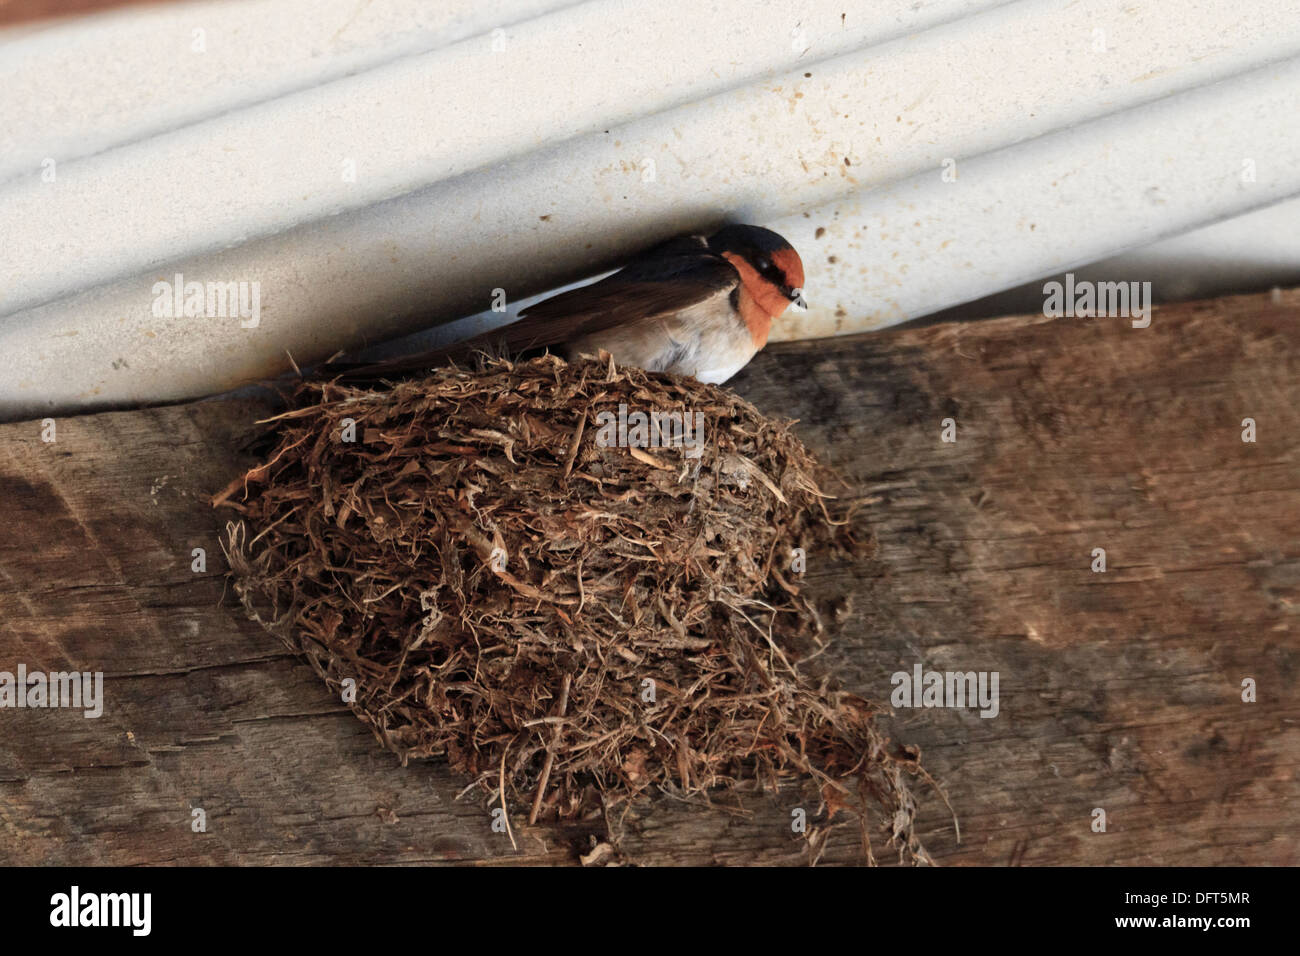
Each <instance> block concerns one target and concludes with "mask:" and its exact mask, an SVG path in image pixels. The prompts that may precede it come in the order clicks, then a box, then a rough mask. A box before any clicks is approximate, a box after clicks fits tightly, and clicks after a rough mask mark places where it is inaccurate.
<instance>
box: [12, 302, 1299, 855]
mask: <svg viewBox="0 0 1300 956" xmlns="http://www.w3.org/2000/svg"><path fill="white" fill-rule="evenodd" d="M1298 319H1300V291H1287V292H1284V293H1275V294H1274V295H1262V296H1244V297H1236V298H1229V299H1222V300H1216V301H1211V302H1204V303H1192V304H1186V305H1177V306H1169V307H1166V308H1162V309H1158V310H1157V311H1156V313H1155V316H1154V318H1153V321H1152V324H1151V327H1150V328H1148V329H1133V328H1131V327H1130V326H1129V325H1128V323H1126V322H1124V321H1122V320H1116V319H1060V320H1053V321H1049V320H1046V319H1043V318H1041V317H1016V318H1008V319H998V320H992V321H985V322H979V323H970V324H943V325H936V326H931V327H925V328H912V329H896V330H892V331H889V332H885V333H879V334H874V335H866V336H855V337H852V338H844V339H838V340H833V341H819V342H808V343H791V344H785V345H781V346H776V347H773V348H770V349H768V350H766V351H765V352H764V353H763V354H762V355H761V356H760V357H759V358H758V359H757V360H756V361H755V362H754V363H753V364H752V365H751V366H750V368H748V369H746V370H745V371H744V372H743V373H742V374H741V375H740V376H739V377H738V378H737V379H736V380H735V383H734V385H735V387H736V388H737V389H738V390H739V391H740V392H741V393H742V394H744V395H745V396H746V397H748V398H750V399H751V400H753V401H754V402H755V403H756V404H757V405H758V406H759V407H760V408H762V409H763V410H765V411H767V412H768V413H769V414H773V415H778V416H787V417H791V418H798V419H800V420H801V422H802V424H801V426H800V432H801V434H802V435H803V436H804V438H805V441H807V442H808V444H809V445H810V446H811V447H813V448H814V449H815V450H817V451H818V452H819V453H820V454H822V456H823V457H824V458H825V459H826V460H827V461H828V462H830V463H831V464H832V465H833V466H834V467H836V468H837V469H838V470H839V471H840V473H841V474H842V475H844V476H845V478H846V479H847V481H848V482H849V484H850V485H851V487H852V488H853V489H854V493H855V494H856V495H857V496H858V497H859V498H860V499H861V500H862V501H863V502H864V503H865V508H866V512H867V517H868V520H869V521H870V522H871V524H872V525H873V527H874V529H875V532H876V535H877V537H878V541H879V552H878V554H877V555H876V556H875V557H874V558H872V559H869V560H868V559H863V560H860V561H859V562H857V563H854V564H837V563H836V562H835V561H833V560H831V559H830V558H828V557H825V556H819V555H810V556H809V570H808V574H807V584H808V586H809V588H810V589H812V590H813V591H815V592H816V593H818V594H821V595H824V596H825V597H826V599H827V600H836V599H839V600H842V601H844V602H847V603H846V605H845V606H846V608H847V610H846V612H845V615H844V617H845V619H844V622H843V633H842V634H841V635H840V637H839V639H838V640H837V643H836V644H835V646H834V647H833V648H832V651H831V652H830V654H831V658H830V659H831V660H832V661H833V663H834V666H835V667H836V669H837V671H838V672H839V673H840V674H841V675H842V677H843V679H844V681H845V682H846V683H847V684H848V685H849V686H850V687H851V688H852V689H853V690H855V691H857V692H858V693H861V694H863V695H864V696H867V697H870V698H874V699H882V698H887V697H888V695H889V694H890V691H891V690H892V686H891V683H890V675H891V674H893V673H895V672H897V671H907V672H910V671H911V670H912V668H913V666H914V665H916V664H917V663H921V664H922V665H923V666H924V668H925V669H927V670H937V671H970V670H976V671H981V670H983V671H997V672H998V674H999V676H1000V712H999V714H998V716H997V717H994V718H991V719H983V718H981V717H979V716H978V715H977V713H976V712H975V711H974V710H969V709H965V710H954V709H916V710H900V711H899V712H898V713H897V715H896V716H895V717H894V718H892V719H891V720H890V721H889V726H890V728H891V733H892V734H893V735H894V737H895V738H896V739H898V740H901V741H905V742H909V743H916V744H919V745H920V746H921V747H922V749H923V751H924V753H925V763H926V766H927V767H928V768H929V769H930V770H931V771H932V772H933V773H934V774H935V775H936V776H938V777H940V778H941V779H942V780H944V782H945V783H946V784H947V787H948V792H949V795H950V797H951V799H952V802H953V805H954V807H955V808H956V810H957V813H958V815H959V817H960V820H961V826H962V837H963V839H962V842H961V843H960V844H959V843H958V842H957V841H956V839H955V834H954V833H953V829H952V824H951V820H950V818H949V816H948V814H947V811H946V810H945V809H944V807H943V806H942V804H941V803H940V802H939V801H937V800H935V799H932V798H930V799H927V800H926V802H925V809H924V812H923V814H922V826H921V832H922V835H923V838H924V839H925V842H926V844H927V846H928V848H929V850H930V852H931V854H932V855H933V856H934V857H935V858H936V860H938V861H939V862H941V863H958V864H960V863H993V864H1004V863H1024V864H1070V863H1072V864H1130V863H1153V864H1235V863H1276V864H1294V863H1295V862H1297V860H1296V849H1295V848H1296V846H1297V844H1298V841H1297V836H1298V835H1300V834H1298V831H1300V819H1298V818H1297V814H1296V813H1295V812H1294V810H1293V809H1291V807H1293V806H1294V805H1295V800H1296V797H1297V795H1298V793H1297V774H1298V772H1300V722H1298V720H1300V700H1298V699H1297V696H1296V695H1295V694H1294V686H1295V683H1296V678H1297V674H1296V669H1297V663H1298V656H1297V644H1296V635H1295V629H1296V624H1297V614H1298V613H1300V611H1298V610H1297V609H1298V608H1300V491H1298V486H1300V469H1297V452H1296V435H1297V434H1300V375H1298V374H1297V373H1298V372H1300V367H1298V366H1300V322H1298V321H1297V320H1298ZM265 410H266V407H265V406H264V405H261V404H260V403H258V402H256V401H250V400H241V401H210V402H201V403H193V404H188V405H180V406H174V407H169V408H158V409H150V410H143V411H131V412H118V413H106V414H99V415H89V416H84V417H75V418H61V419H59V420H58V421H57V429H58V431H57V441H56V442H54V443H52V444H51V443H45V442H42V441H41V438H40V431H41V424H40V423H39V422H22V423H17V424H10V425H3V426H0V447H3V448H4V450H5V452H6V454H5V455H4V456H3V458H2V459H0V520H2V521H3V524H4V527H5V529H6V532H7V533H6V534H5V535H4V537H3V538H0V670H8V671H14V670H16V668H17V666H18V664H19V663H25V664H26V665H27V667H28V668H29V669H32V670H47V671H49V670H65V669H74V668H75V669H77V670H90V671H96V670H102V671H103V672H104V681H105V684H104V686H105V698H106V702H105V708H104V714H103V716H102V717H100V718H98V719H87V718H85V717H83V716H82V715H81V713H80V712H77V711H68V710H30V709H23V710H14V709H3V710H0V861H3V862H6V863H26V864H31V863H56V864H72V863H120V864H139V863H173V862H175V863H325V862H335V863H425V862H444V861H452V862H478V863H519V862H527V863H537V862H561V861H564V862H572V861H574V860H575V856H576V852H577V851H578V850H580V849H583V848H585V846H586V843H585V841H586V839H587V836H588V834H587V832H586V831H584V830H583V829H582V828H580V827H575V828H566V829H563V830H557V829H554V828H547V827H536V828H532V829H527V828H525V827H523V826H522V821H520V820H517V821H516V823H515V828H516V835H517V836H518V834H519V833H520V832H523V833H524V837H523V839H521V840H520V851H519V852H518V853H515V852H514V851H512V849H511V846H510V842H509V840H508V839H507V838H506V837H505V836H504V835H503V834H496V833H493V832H492V830H491V827H490V819H489V817H488V814H487V812H486V810H485V808H484V807H483V805H482V803H481V801H480V800H479V799H478V798H477V797H476V796H475V795H473V794H471V795H469V796H467V797H466V798H464V799H463V800H459V801H458V800H457V799H456V794H457V793H458V792H459V791H460V790H461V789H462V788H463V786H464V784H465V781H464V780H462V779H461V778H459V777H458V776H456V775H455V774H453V773H451V772H450V771H449V770H448V769H447V768H446V767H445V766H443V765H442V764H441V763H439V762H437V761H427V762H422V763H419V764H413V765H411V766H409V767H406V768H401V767H398V766H397V765H396V762H395V759H394V758H393V757H392V756H391V755H390V754H388V753H387V752H385V751H383V750H381V749H380V748H379V746H378V745H377V744H376V742H375V741H374V738H373V737H372V736H371V735H370V733H369V731H367V730H366V729H365V728H364V727H363V726H362V725H361V724H360V723H359V722H357V721H356V720H355V719H354V718H353V717H352V716H351V715H350V714H349V713H348V712H347V711H346V710H345V709H344V708H343V706H342V705H341V704H339V703H337V702H336V701H335V700H333V699H332V698H331V697H330V696H329V695H328V694H327V693H326V691H325V689H324V687H323V686H321V685H320V684H319V683H318V682H317V680H316V678H315V677H314V675H312V674H311V672H310V671H309V670H308V668H307V667H306V666H305V665H303V664H301V663H299V662H297V661H296V660H294V659H293V658H291V657H290V656H288V655H287V654H286V653H285V652H284V651H283V650H282V649H281V647H280V645H279V644H278V642H276V641H275V640H274V639H273V638H271V637H269V636H268V635H266V634H264V633H263V632H262V631H261V630H260V629H259V628H258V627H257V626H255V625H254V624H252V623H250V622H248V621H247V620H245V619H244V618H243V617H242V616H241V614H240V612H239V611H238V609H237V607H236V604H235V601H234V599H233V597H232V596H231V595H230V594H229V593H226V589H225V586H224V581H223V574H224V571H225V567H224V562H223V559H222V556H221V552H220V548H219V546H218V543H217V542H218V533H219V529H220V525H221V516H220V515H219V514H218V513H214V512H213V510H212V509H211V508H210V507H209V506H208V504H207V502H206V496H207V495H208V494H210V493H212V492H213V491H215V490H216V489H219V488H221V487H223V486H224V485H225V484H226V483H227V482H228V481H229V480H230V478H231V477H232V476H233V475H235V474H237V473H238V472H239V470H240V468H241V467H243V466H245V465H246V464H248V463H249V462H250V461H251V459H249V458H248V456H247V455H246V454H244V452H243V451H242V445H243V443H244V442H245V441H246V439H247V438H248V437H249V436H250V435H251V434H252V426H251V423H252V421H253V420H254V419H256V418H257V417H258V416H259V415H261V414H263V413H264V412H265ZM946 417H951V418H953V419H954V420H955V422H956V428H957V441H956V442H955V443H945V442H943V441H941V440H940V429H941V420H942V419H944V418H946ZM1246 417H1250V418H1253V419H1254V420H1255V421H1256V423H1257V428H1258V441H1257V442H1255V443H1244V442H1242V440H1241V431H1242V425H1241V422H1242V419H1243V418H1246ZM194 547H203V548H206V549H207V557H208V563H207V570H206V572H204V573H194V572H193V571H191V570H190V562H191V557H190V554H191V549H192V548H194ZM1094 548H1104V549H1105V550H1106V555H1107V570H1106V572H1105V573H1093V572H1092V571H1091V570H1090V564H1091V563H1092V560H1093V558H1092V552H1093V549H1094ZM1246 677H1253V678H1254V679H1256V680H1257V681H1258V684H1259V702H1258V703H1253V704H1250V703H1243V702H1242V700H1241V681H1242V679H1243V678H1246ZM195 807H201V808H203V809H204V810H205V811H206V814H207V832H206V833H194V832H192V830H191V810H192V808H195ZM1097 807H1101V808H1104V809H1105V810H1106V812H1107V814H1108V829H1107V832H1105V833H1094V832H1092V829H1091V827H1090V824H1091V823H1092V816H1091V814H1092V811H1093V809H1094V808H1097ZM790 808H791V807H790V801H789V800H787V799H784V798H781V797H777V798H767V797H757V798H752V799H749V800H747V809H748V810H749V813H748V815H744V816H735V815H731V814H727V813H725V812H722V811H710V810H702V809H699V808H694V807H683V806H679V805H675V804H671V803H669V802H667V801H661V802H657V803H655V804H654V805H652V806H650V807H648V808H646V809H645V810H643V811H642V812H640V813H639V814H638V815H637V817H636V818H635V819H633V820H631V821H629V831H628V834H627V836H626V839H625V842H624V848H625V850H626V851H627V852H628V854H629V855H630V856H631V857H632V858H633V859H636V860H638V861H640V862H646V863H754V862H761V863H780V862H800V861H802V860H804V859H805V851H804V847H803V844H802V842H801V841H800V840H798V839H796V838H795V837H794V836H793V835H792V834H791V833H790V827H789V819H790V817H789V811H790ZM810 809H811V808H810ZM382 810H392V811H394V812H395V814H396V818H397V819H396V822H385V821H384V819H383V817H384V816H387V814H384V813H381V811H382ZM389 819H391V817H389ZM856 859H857V857H856V845H855V841H854V839H853V837H852V834H851V833H848V832H845V833H839V834H836V835H835V836H833V837H832V839H831V841H830V845H829V848H828V849H827V851H826V854H825V856H824V857H823V862H856Z"/></svg>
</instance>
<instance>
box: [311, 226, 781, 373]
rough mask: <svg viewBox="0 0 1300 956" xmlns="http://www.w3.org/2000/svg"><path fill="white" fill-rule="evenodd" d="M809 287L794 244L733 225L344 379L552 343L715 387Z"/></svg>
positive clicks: (568, 355) (569, 352) (568, 353)
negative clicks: (512, 317)
mask: <svg viewBox="0 0 1300 956" xmlns="http://www.w3.org/2000/svg"><path fill="white" fill-rule="evenodd" d="M803 283H804V275H803V262H802V260H800V258H799V254H798V253H797V252H795V251H794V249H793V248H792V247H791V245H790V243H788V242H786V241H785V239H783V238H782V237H781V236H779V235H777V234H776V233H775V232H772V231H771V230H770V229H763V228H762V227H760V226H748V225H731V226H727V227H725V228H723V229H721V230H719V231H718V232H716V233H714V234H713V235H711V236H707V237H706V236H702V235H693V236H683V237H680V238H677V239H672V240H669V241H668V242H665V243H663V244H661V245H659V246H656V247H655V248H653V249H651V250H649V251H648V252H646V253H644V254H643V255H642V256H640V257H639V258H637V259H635V260H634V261H632V262H630V263H629V264H628V265H626V266H624V267H623V268H622V269H620V270H619V271H618V272H615V273H613V274H612V275H609V276H606V277H605V278H604V279H601V280H600V281H598V282H593V283H591V284H590V285H585V286H582V287H580V288H577V289H571V290H570V291H568V292H562V293H560V294H559V295H556V296H552V297H551V298H549V299H545V300H543V301H541V302H538V303H536V304H535V305H531V306H529V307H528V308H527V309H525V310H524V311H523V312H522V313H520V316H519V319H518V320H517V321H516V322H513V323H511V324H510V325H507V326H504V327H502V328H499V329H494V330H492V331H491V332H487V333H484V334H483V335H479V336H476V337H474V338H472V339H468V340H466V341H464V342H458V343H456V344H455V345H452V346H449V347H446V348H442V349H437V350H435V351H433V352H424V353H421V354H420V355H414V356H409V357H406V358H401V359H397V360H395V361H390V362H384V363H379V364H375V365H368V366H362V367H360V368H357V369H349V370H347V371H346V372H345V373H344V375H343V376H342V377H349V378H352V377H371V376H383V375H385V374H392V373H393V372H397V371H401V370H408V369H412V368H428V367H430V366H432V365H436V364H440V363H442V362H445V361H446V360H448V359H456V358H463V357H467V356H469V355H471V354H472V353H474V352H476V351H486V352H492V353H494V354H505V355H511V356H515V355H522V354H527V353H531V352H534V351H537V350H541V349H547V350H550V351H552V352H556V353H558V354H559V355H560V356H561V357H562V358H565V359H567V360H569V361H574V360H576V359H580V358H584V357H591V358H595V357H597V356H598V355H599V353H600V352H602V351H604V352H608V353H609V355H610V356H611V357H612V358H613V360H614V361H615V362H616V363H618V364H620V365H632V366H636V367H638V368H643V369H646V370H647V371H651V372H671V373H675V374H677V375H686V376H690V377H692V378H695V379H697V380H699V381H701V382H709V383H714V384H717V383H721V382H725V381H727V379H729V378H731V377H732V376H733V375H735V374H736V373H737V372H739V371H740V370H741V369H742V368H744V367H745V366H746V365H747V364H748V363H749V360H750V359H752V358H753V357H754V356H755V355H756V354H757V353H758V351H759V349H761V348H763V346H764V345H766V344H767V337H768V334H769V333H770V332H771V330H772V323H773V321H775V320H776V319H779V318H780V317H781V316H782V315H783V314H784V313H785V311H786V309H787V308H789V307H790V305H791V304H793V305H797V306H799V307H800V308H807V306H806V304H805V303H804V299H803ZM325 371H326V373H327V374H328V373H329V369H328V367H327V368H326V370H325Z"/></svg>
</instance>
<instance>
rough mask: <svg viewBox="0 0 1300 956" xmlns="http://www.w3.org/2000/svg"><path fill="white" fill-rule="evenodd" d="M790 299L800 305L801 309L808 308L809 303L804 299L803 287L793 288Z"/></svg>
mask: <svg viewBox="0 0 1300 956" xmlns="http://www.w3.org/2000/svg"><path fill="white" fill-rule="evenodd" d="M790 301H791V302H793V303H794V304H795V305H797V306H799V308H801V309H804V310H806V309H807V308H808V303H807V302H805V301H804V299H803V289H791V290H790Z"/></svg>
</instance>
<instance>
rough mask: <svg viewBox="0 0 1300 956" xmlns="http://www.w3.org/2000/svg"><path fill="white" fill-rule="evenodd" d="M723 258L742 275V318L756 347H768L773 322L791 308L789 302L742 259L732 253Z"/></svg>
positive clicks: (724, 254)
mask: <svg viewBox="0 0 1300 956" xmlns="http://www.w3.org/2000/svg"><path fill="white" fill-rule="evenodd" d="M722 255H723V258H725V259H726V260H727V261H728V262H730V263H731V264H732V265H733V266H735V268H736V271H737V272H739V273H740V295H739V296H738V301H737V306H738V308H739V311H740V317H741V319H743V320H744V322H745V327H746V328H748V329H749V337H750V338H751V339H752V340H753V342H754V347H755V348H760V349H761V348H762V347H763V346H764V345H766V344H767V336H768V334H769V333H770V332H771V331H772V320H773V319H775V318H777V317H778V316H780V315H781V314H782V313H783V312H785V310H786V309H787V308H789V306H790V300H789V299H787V298H786V297H785V296H784V295H782V294H781V290H780V289H778V288H777V287H776V286H774V285H772V283H770V282H768V281H767V280H766V279H764V278H763V277H762V276H761V275H759V274H758V271H757V270H756V269H755V268H754V267H753V266H751V265H750V264H749V263H748V262H746V261H745V260H744V259H742V258H741V257H740V256H738V255H736V254H735V253H732V252H724V253H723V254H722Z"/></svg>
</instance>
